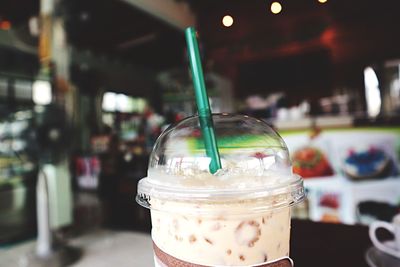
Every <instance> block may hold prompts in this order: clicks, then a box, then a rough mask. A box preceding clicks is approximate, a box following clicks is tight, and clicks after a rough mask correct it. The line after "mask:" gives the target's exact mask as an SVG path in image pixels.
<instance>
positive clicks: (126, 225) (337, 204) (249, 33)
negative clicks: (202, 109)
mask: <svg viewBox="0 0 400 267" xmlns="http://www.w3.org/2000/svg"><path fill="white" fill-rule="evenodd" d="M399 12H400V2H399V1H396V0H381V1H377V0H353V1H346V0H297V1H294V0H246V1H245V0H146V1H143V0H97V1H96V0H31V1H23V0H1V1H0V266H1V267H3V266H4V267H13V266H49V267H50V266H78V267H79V266H81V267H82V266H100V267H101V266H113V265H116V266H121V267H124V266H131V267H133V266H134V267H141V266H143V267H145V266H152V264H153V255H152V251H151V246H152V245H151V239H150V230H151V221H150V213H149V211H148V210H147V209H144V208H143V207H140V206H139V205H138V204H137V203H136V201H135V196H136V191H137V183H138V181H139V180H140V179H141V178H143V177H145V176H146V175H147V168H148V161H149V155H150V153H151V151H152V148H153V145H154V143H155V141H156V139H157V137H158V136H159V135H160V133H162V131H164V130H165V129H166V128H167V127H168V126H169V125H171V124H174V123H176V122H179V121H180V120H182V119H183V118H185V117H188V116H191V115H193V114H195V113H196V104H195V94H194V90H193V83H192V77H191V73H190V69H189V60H188V55H187V54H188V53H187V48H186V42H185V36H184V30H185V28H186V27H188V26H195V27H196V29H197V33H198V37H199V48H200V55H201V60H202V64H203V70H204V78H205V84H206V87H207V91H208V96H209V100H210V103H211V108H212V112H213V113H225V112H226V113H238V114H243V115H249V116H253V117H256V118H259V119H261V120H264V121H265V122H266V123H268V124H269V125H270V126H271V127H273V128H274V129H275V130H277V132H278V133H279V134H280V136H282V138H283V139H284V141H285V142H286V145H287V146H288V149H289V152H290V155H291V160H292V166H293V172H294V173H296V174H298V175H300V176H302V177H303V178H304V186H305V191H306V192H307V198H306V200H304V201H303V202H302V203H301V204H300V205H298V206H295V207H293V209H292V218H293V223H292V237H291V257H292V258H293V259H294V261H295V262H296V266H298V267H313V266H327V267H329V266H359V267H367V266H372V267H374V266H378V267H381V266H387V267H391V266H400V259H395V258H393V259H391V260H392V261H391V263H387V262H389V261H387V262H386V263H382V262H385V261H384V260H382V261H380V258H379V257H383V256H382V255H381V254H379V252H377V251H375V250H372V249H373V245H372V243H371V240H370V238H369V236H368V227H369V225H371V223H373V222H374V221H385V222H388V223H390V222H392V219H393V217H394V216H395V215H396V214H398V213H399V212H400V34H399V30H400V28H399ZM399 229H400V228H399ZM382 232H383V233H381V234H382V237H381V238H383V239H385V240H390V239H393V236H392V235H390V234H388V233H385V232H384V231H382ZM397 238H398V239H399V238H400V237H399V236H398V237H397ZM49 240H50V241H49ZM149 240H150V241H149ZM46 242H47V243H46ZM397 242H398V244H399V240H397ZM66 244H68V246H67V245H66ZM46 245H47V247H46ZM40 251H47V253H48V255H50V256H49V257H47V258H46V259H43V258H41V257H40V255H39V256H38V255H37V254H40ZM397 252H398V253H399V254H398V255H400V247H398V248H397ZM67 254H68V257H67V256H65V255H67ZM399 257H400V256H399ZM371 258H372V260H371ZM378 258H379V259H378ZM325 261H326V264H322V263H321V262H325ZM374 262H375V263H374ZM376 262H379V263H376ZM374 264H375V265H374ZM391 264H392V265H391Z"/></svg>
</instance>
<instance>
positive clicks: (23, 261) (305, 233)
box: [0, 220, 371, 267]
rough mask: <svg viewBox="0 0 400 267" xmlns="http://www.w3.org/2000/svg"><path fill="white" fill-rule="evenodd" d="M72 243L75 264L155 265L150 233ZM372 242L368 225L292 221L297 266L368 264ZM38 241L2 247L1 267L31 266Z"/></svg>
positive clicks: (93, 235) (105, 234)
mask: <svg viewBox="0 0 400 267" xmlns="http://www.w3.org/2000/svg"><path fill="white" fill-rule="evenodd" d="M69 244H70V245H72V246H74V247H78V248H81V249H82V252H83V253H82V257H81V259H80V260H79V261H78V262H76V263H75V264H73V265H72V266H73V267H116V266H118V267H152V266H153V254H152V242H151V238H150V234H149V233H139V232H130V231H111V230H104V229H98V230H95V231H91V232H89V233H87V234H85V235H82V236H79V237H71V238H70V239H69ZM370 246H371V243H370V241H369V238H368V228H367V227H365V226H358V225H356V226H354V225H341V224H327V223H316V222H311V221H305V220H293V222H292V237H291V257H292V258H293V260H294V262H295V266H296V267H368V265H367V263H366V261H365V252H366V250H367V249H368V247H370ZM34 248H35V241H34V240H31V241H28V242H23V243H19V244H17V245H12V246H5V247H0V267H11V266H12V267H29V266H32V265H30V258H29V257H31V256H32V254H33V253H32V252H33V251H34Z"/></svg>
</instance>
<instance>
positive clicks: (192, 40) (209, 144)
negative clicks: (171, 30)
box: [185, 27, 222, 174]
mask: <svg viewBox="0 0 400 267" xmlns="http://www.w3.org/2000/svg"><path fill="white" fill-rule="evenodd" d="M185 36H186V43H187V47H188V53H189V60H190V67H191V70H192V78H193V84H194V92H195V95H196V103H197V110H198V112H199V121H200V127H201V132H202V134H203V139H204V145H205V147H206V153H207V156H208V157H210V158H211V162H210V166H209V167H210V172H211V173H212V174H214V173H216V172H217V171H218V170H219V169H222V167H221V159H220V157H219V152H218V146H217V140H216V138H215V132H214V125H213V121H212V116H211V109H210V103H209V102H208V96H207V91H206V85H205V83H204V76H203V69H202V67H201V60H200V53H199V45H198V44H197V38H196V30H195V29H194V28H193V27H189V28H186V30H185Z"/></svg>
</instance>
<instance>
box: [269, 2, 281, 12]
mask: <svg viewBox="0 0 400 267" xmlns="http://www.w3.org/2000/svg"><path fill="white" fill-rule="evenodd" d="M281 11H282V5H281V3H279V2H273V3H272V4H271V12H272V13H274V14H278V13H280V12H281Z"/></svg>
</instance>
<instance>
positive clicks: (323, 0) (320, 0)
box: [318, 0, 328, 4]
mask: <svg viewBox="0 0 400 267" xmlns="http://www.w3.org/2000/svg"><path fill="white" fill-rule="evenodd" d="M318 2H320V3H321V4H325V3H326V2H328V0H318Z"/></svg>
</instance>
